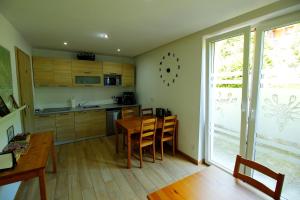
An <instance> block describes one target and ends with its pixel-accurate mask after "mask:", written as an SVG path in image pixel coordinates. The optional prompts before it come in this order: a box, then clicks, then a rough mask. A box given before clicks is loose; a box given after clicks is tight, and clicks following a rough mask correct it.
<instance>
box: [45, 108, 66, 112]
mask: <svg viewBox="0 0 300 200" xmlns="http://www.w3.org/2000/svg"><path fill="white" fill-rule="evenodd" d="M70 110H71V107H63V108H45V109H44V110H43V111H44V112H65V111H70Z"/></svg>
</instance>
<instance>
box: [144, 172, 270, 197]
mask: <svg viewBox="0 0 300 200" xmlns="http://www.w3.org/2000/svg"><path fill="white" fill-rule="evenodd" d="M147 197H148V199H149V200H159V199H164V200H171V199H172V200H179V199H184V200H188V199H191V200H194V199H197V200H225V199H226V200H227V199H228V200H241V199H243V200H256V199H271V198H269V197H268V196H266V195H264V194H263V193H261V192H259V191H258V190H256V189H255V188H253V187H251V186H250V185H248V184H246V183H244V182H242V181H240V180H238V179H236V178H234V177H233V176H232V175H230V174H228V173H226V172H224V171H223V170H221V169H219V168H217V167H214V166H210V167H208V168H207V169H204V170H203V171H201V172H197V173H195V174H193V175H191V176H188V177H186V178H184V179H181V180H179V181H177V182H175V183H173V184H171V185H169V186H167V187H164V188H162V189H160V190H158V191H156V192H153V193H151V194H149V195H148V196H147Z"/></svg>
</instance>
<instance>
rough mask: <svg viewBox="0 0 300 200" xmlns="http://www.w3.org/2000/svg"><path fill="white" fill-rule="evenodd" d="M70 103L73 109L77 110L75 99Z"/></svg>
mask: <svg viewBox="0 0 300 200" xmlns="http://www.w3.org/2000/svg"><path fill="white" fill-rule="evenodd" d="M70 102H71V107H72V108H75V107H76V100H75V99H74V98H71V99H70Z"/></svg>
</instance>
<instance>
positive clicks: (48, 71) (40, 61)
mask: <svg viewBox="0 0 300 200" xmlns="http://www.w3.org/2000/svg"><path fill="white" fill-rule="evenodd" d="M32 64H33V73H34V84H35V86H50V85H54V69H53V60H52V59H49V58H41V57H33V58H32Z"/></svg>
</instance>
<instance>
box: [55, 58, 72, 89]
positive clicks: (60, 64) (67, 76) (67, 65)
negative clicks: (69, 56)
mask: <svg viewBox="0 0 300 200" xmlns="http://www.w3.org/2000/svg"><path fill="white" fill-rule="evenodd" d="M53 68H54V84H55V85H56V86H59V87H71V86H72V71H71V60H64V59H54V60H53Z"/></svg>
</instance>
